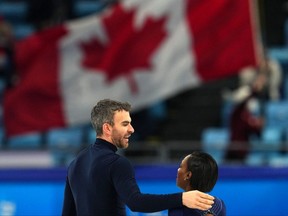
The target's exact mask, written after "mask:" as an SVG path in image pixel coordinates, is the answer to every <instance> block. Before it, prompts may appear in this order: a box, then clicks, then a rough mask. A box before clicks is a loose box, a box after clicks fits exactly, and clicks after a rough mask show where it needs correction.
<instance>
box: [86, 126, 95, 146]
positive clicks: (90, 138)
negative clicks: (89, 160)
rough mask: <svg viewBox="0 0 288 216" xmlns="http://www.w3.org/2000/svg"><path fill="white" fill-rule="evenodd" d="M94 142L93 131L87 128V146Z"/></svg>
mask: <svg viewBox="0 0 288 216" xmlns="http://www.w3.org/2000/svg"><path fill="white" fill-rule="evenodd" d="M95 140H96V132H95V129H93V128H89V129H88V132H87V144H88V145H90V144H93V143H95Z"/></svg>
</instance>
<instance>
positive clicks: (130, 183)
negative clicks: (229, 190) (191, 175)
mask: <svg viewBox="0 0 288 216" xmlns="http://www.w3.org/2000/svg"><path fill="white" fill-rule="evenodd" d="M116 151H117V148H116V147H115V146H114V145H113V144H111V143H109V142H107V141H105V140H103V139H99V138H97V139H96V142H95V144H94V145H91V146H89V147H87V148H86V149H84V150H83V151H81V152H80V153H79V154H78V156H77V157H76V158H75V160H74V161H72V163H71V164H70V166H69V168H68V175H67V180H66V186H65V194H64V203H63V209H62V215H65V216H66V215H67V216H73V215H78V216H80V215H83V216H84V215H85V216H89V215H96V216H114V215H115V216H116V215H117V216H118V215H126V212H125V204H126V205H127V206H128V207H129V208H130V209H131V210H132V211H137V212H157V211H162V210H165V209H169V208H177V207H181V206H182V193H174V194H165V195H164V194H163V195H152V194H142V193H141V192H140V190H139V187H138V185H137V183H136V180H135V174H134V170H133V167H132V165H131V164H130V162H129V161H128V159H126V158H125V157H122V156H120V155H118V154H116Z"/></svg>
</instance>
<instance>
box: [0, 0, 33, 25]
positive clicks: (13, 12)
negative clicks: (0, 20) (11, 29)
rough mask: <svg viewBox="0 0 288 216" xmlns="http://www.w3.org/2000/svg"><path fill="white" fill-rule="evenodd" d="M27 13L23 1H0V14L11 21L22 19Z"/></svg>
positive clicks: (15, 21)
mask: <svg viewBox="0 0 288 216" xmlns="http://www.w3.org/2000/svg"><path fill="white" fill-rule="evenodd" d="M26 13H27V4H26V2H25V1H18V2H17V1H14V2H8V1H3V2H0V14H2V15H3V16H4V17H5V18H6V19H8V20H9V21H10V22H12V23H17V22H19V21H20V20H23V19H24V18H25V16H26Z"/></svg>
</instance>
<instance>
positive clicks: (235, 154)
mask: <svg viewBox="0 0 288 216" xmlns="http://www.w3.org/2000/svg"><path fill="white" fill-rule="evenodd" d="M266 83H267V76H266V74H264V73H263V72H259V73H258V74H257V76H256V78H255V80H254V81H253V82H252V84H251V85H250V86H247V89H246V92H244V93H245V94H247V95H246V97H245V98H244V99H243V95H245V94H242V95H241V100H239V102H238V103H237V102H236V100H235V102H236V103H235V104H234V107H233V110H232V113H231V116H230V124H229V129H230V144H229V146H228V150H227V152H226V156H225V158H226V160H227V162H231V161H237V162H243V161H244V160H245V159H246V156H247V154H248V153H249V149H250V144H249V141H250V138H251V136H252V135H258V136H260V134H261V131H262V128H263V126H264V124H265V121H264V118H263V117H262V116H261V111H260V108H259V107H260V105H259V104H260V102H259V99H260V98H261V94H263V91H264V89H265V86H266Z"/></svg>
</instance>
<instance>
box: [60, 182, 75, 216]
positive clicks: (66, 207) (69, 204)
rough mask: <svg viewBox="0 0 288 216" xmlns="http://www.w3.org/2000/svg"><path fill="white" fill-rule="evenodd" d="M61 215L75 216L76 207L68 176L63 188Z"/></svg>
mask: <svg viewBox="0 0 288 216" xmlns="http://www.w3.org/2000/svg"><path fill="white" fill-rule="evenodd" d="M62 216H76V207H75V202H74V198H73V194H72V191H71V187H70V184H69V180H68V177H67V178H66V184H65V190H64V201H63V208H62Z"/></svg>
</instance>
